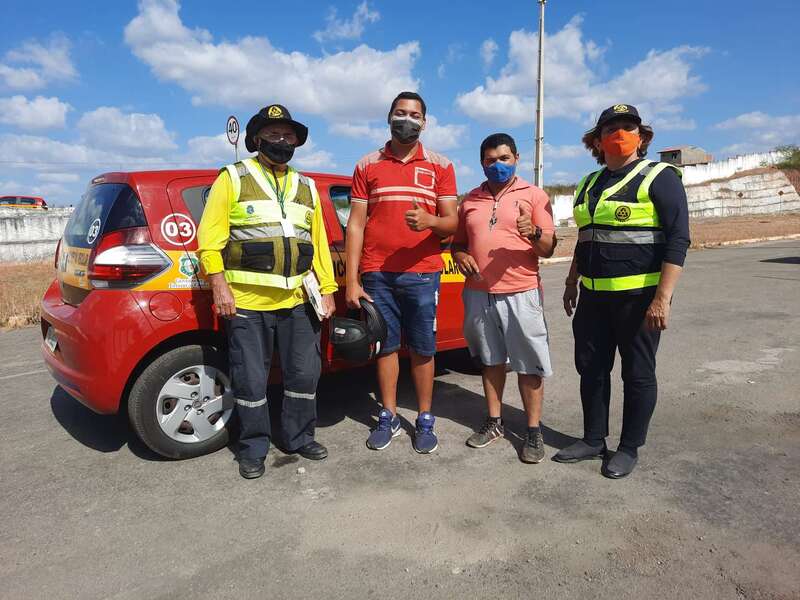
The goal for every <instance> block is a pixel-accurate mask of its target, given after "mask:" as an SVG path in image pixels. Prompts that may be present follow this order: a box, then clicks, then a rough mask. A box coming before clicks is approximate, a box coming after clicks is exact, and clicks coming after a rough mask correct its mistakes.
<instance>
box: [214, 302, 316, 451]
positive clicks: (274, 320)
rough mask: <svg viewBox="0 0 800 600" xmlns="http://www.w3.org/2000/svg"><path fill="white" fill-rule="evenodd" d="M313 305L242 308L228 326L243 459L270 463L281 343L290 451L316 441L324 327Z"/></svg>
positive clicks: (284, 422) (286, 436)
mask: <svg viewBox="0 0 800 600" xmlns="http://www.w3.org/2000/svg"><path fill="white" fill-rule="evenodd" d="M310 306H311V305H310V304H300V305H298V306H295V307H294V308H287V309H281V310H269V311H258V310H245V309H241V308H237V309H236V315H235V316H234V317H232V318H231V319H230V320H229V322H228V327H227V330H228V353H229V359H230V371H231V385H232V387H233V395H234V399H235V402H236V414H237V416H238V418H239V427H240V436H239V457H240V458H264V457H265V456H266V455H267V451H268V450H269V444H270V440H271V439H272V430H271V427H270V420H269V409H268V407H267V377H268V375H269V369H270V365H271V363H272V352H273V348H274V347H275V344H276V343H277V346H278V356H279V357H280V364H281V372H282V374H283V411H282V413H281V426H282V429H283V436H284V437H283V439H284V443H285V444H286V449H287V450H289V451H294V450H297V449H298V448H300V447H301V446H305V445H306V444H308V443H309V442H311V441H313V440H314V426H315V424H316V421H317V395H316V394H317V382H318V381H319V374H320V369H321V367H322V362H321V357H320V340H319V332H320V323H319V320H318V319H317V317H316V315H315V314H312V313H313V309H312V308H311V307H310Z"/></svg>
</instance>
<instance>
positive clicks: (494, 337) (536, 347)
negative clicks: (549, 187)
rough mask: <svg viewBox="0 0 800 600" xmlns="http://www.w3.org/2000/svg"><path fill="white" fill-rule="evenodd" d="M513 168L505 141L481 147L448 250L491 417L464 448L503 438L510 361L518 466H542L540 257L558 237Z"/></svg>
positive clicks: (537, 195) (547, 371) (546, 204)
mask: <svg viewBox="0 0 800 600" xmlns="http://www.w3.org/2000/svg"><path fill="white" fill-rule="evenodd" d="M518 161H519V154H517V145H516V144H515V143H514V139H513V138H512V137H511V136H510V135H507V134H505V133H495V134H492V135H490V136H489V137H487V138H486V139H485V140H483V143H482V144H481V164H482V166H483V171H484V173H485V174H486V181H485V182H483V183H482V184H481V185H480V187H477V188H475V189H474V190H472V191H471V192H470V193H469V195H468V196H467V197H466V198H465V199H464V201H463V202H462V203H461V206H460V208H459V219H458V230H457V232H456V235H455V237H454V239H453V246H452V248H453V257H454V258H455V261H456V263H457V264H458V267H459V269H461V272H462V273H464V274H465V275H466V276H467V281H466V284H465V286H464V292H463V298H464V337H465V338H466V340H467V344H468V345H469V350H470V353H471V354H472V355H473V356H475V357H478V358H479V359H480V361H481V363H482V364H483V371H482V378H483V390H484V394H485V395H486V403H487V405H488V413H489V414H488V416H487V418H486V422H485V423H484V424H483V426H482V427H481V428H480V429H479V430H478V431H477V432H475V433H474V434H473V435H472V436H470V438H469V439H468V440H467V445H468V446H471V447H473V448H484V447H486V446H488V445H489V444H491V443H492V442H494V441H495V440H497V439H500V438H501V437H503V435H504V433H505V432H504V429H503V420H502V416H501V408H502V402H503V388H504V386H505V382H506V363H507V360H508V361H509V362H510V366H511V369H512V370H514V371H516V372H517V378H518V383H519V393H520V396H521V397H522V404H523V405H524V406H525V413H526V414H527V417H528V429H527V434H526V436H525V443H524V444H523V446H522V451H521V452H520V459H521V460H522V461H523V462H526V463H538V462H541V461H542V459H543V458H544V442H543V440H542V433H541V430H540V427H539V419H540V418H541V415H542V399H543V396H544V382H543V379H544V378H545V377H549V376H550V375H552V370H551V368H550V349H549V346H548V338H547V324H546V323H545V320H544V312H543V310H542V295H541V284H540V279H539V257H540V256H542V257H549V256H552V254H553V250H554V249H555V246H556V236H555V227H554V225H553V212H552V209H551V208H550V201H549V199H548V197H547V194H545V193H544V192H543V191H542V190H540V189H539V188H537V187H536V186H533V185H531V184H530V183H528V182H527V181H525V180H524V179H522V178H521V177H519V176H517V175H516V167H517V163H518Z"/></svg>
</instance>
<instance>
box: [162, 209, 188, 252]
mask: <svg viewBox="0 0 800 600" xmlns="http://www.w3.org/2000/svg"><path fill="white" fill-rule="evenodd" d="M196 234H197V230H196V229H195V226H194V221H192V220H191V219H190V218H189V217H188V216H186V215H184V214H182V213H174V214H171V215H167V216H166V217H164V220H163V221H161V235H162V236H163V237H164V239H165V240H166V241H168V242H169V243H170V244H173V245H174V246H182V245H184V244H190V243H191V242H192V241H194V236H195V235H196Z"/></svg>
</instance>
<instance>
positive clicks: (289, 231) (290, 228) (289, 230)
mask: <svg viewBox="0 0 800 600" xmlns="http://www.w3.org/2000/svg"><path fill="white" fill-rule="evenodd" d="M281 229H283V237H296V236H295V233H294V225H292V222H291V221H289V220H288V219H281Z"/></svg>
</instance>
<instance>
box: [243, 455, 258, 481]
mask: <svg viewBox="0 0 800 600" xmlns="http://www.w3.org/2000/svg"><path fill="white" fill-rule="evenodd" d="M263 474H264V459H263V458H240V459H239V475H241V476H242V477H244V478H245V479H258V478H259V477H261V476H262V475H263Z"/></svg>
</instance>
